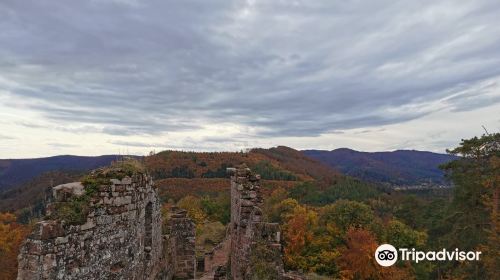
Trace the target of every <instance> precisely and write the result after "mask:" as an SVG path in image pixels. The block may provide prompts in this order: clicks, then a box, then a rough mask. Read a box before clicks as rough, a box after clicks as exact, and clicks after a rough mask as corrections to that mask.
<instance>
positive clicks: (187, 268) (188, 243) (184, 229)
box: [167, 207, 196, 279]
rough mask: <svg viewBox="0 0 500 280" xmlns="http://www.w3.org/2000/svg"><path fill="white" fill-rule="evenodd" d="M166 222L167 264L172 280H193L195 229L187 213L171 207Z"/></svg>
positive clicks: (194, 268)
mask: <svg viewBox="0 0 500 280" xmlns="http://www.w3.org/2000/svg"><path fill="white" fill-rule="evenodd" d="M170 213H171V214H170V217H169V222H168V229H167V231H168V232H169V235H168V237H167V242H168V243H167V244H168V248H167V263H168V266H169V267H172V272H171V274H172V276H173V277H174V279H194V276H195V272H196V254H195V234H196V227H195V224H194V223H193V221H192V220H191V219H190V218H188V217H187V211H186V210H182V209H179V208H177V207H172V208H171V209H170Z"/></svg>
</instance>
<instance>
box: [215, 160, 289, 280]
mask: <svg viewBox="0 0 500 280" xmlns="http://www.w3.org/2000/svg"><path fill="white" fill-rule="evenodd" d="M228 173H229V174H231V175H232V176H231V223H230V240H231V245H230V258H231V259H230V262H229V263H230V266H229V269H230V273H229V275H230V276H231V279H235V280H243V279H252V273H253V270H254V269H253V267H252V263H251V261H250V260H251V255H252V251H253V248H254V247H255V244H256V243H259V244H261V243H262V244H264V245H265V246H266V247H267V248H268V250H270V251H272V252H274V254H273V255H275V256H276V258H275V259H273V261H272V262H271V263H270V264H269V265H270V266H271V267H273V269H274V270H275V271H276V273H277V275H279V277H280V278H281V277H283V273H284V269H283V262H282V258H281V245H280V229H279V225H278V224H272V223H263V222H262V221H261V219H262V210H261V209H260V208H259V206H260V204H261V203H262V196H261V194H260V187H259V180H260V176H259V175H256V174H253V173H252V172H251V170H250V169H249V168H248V167H246V166H245V165H242V166H240V167H238V168H237V169H234V168H233V169H228ZM209 261H210V260H209ZM205 265H207V264H205ZM224 268H225V267H223V266H220V267H219V268H218V270H217V271H216V273H215V274H214V279H224V277H225V274H226V273H225V270H224Z"/></svg>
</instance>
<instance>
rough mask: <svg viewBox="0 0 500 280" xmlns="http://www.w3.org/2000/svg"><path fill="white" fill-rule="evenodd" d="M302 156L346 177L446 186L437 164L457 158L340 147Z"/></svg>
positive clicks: (419, 152) (418, 152) (403, 184)
mask: <svg viewBox="0 0 500 280" xmlns="http://www.w3.org/2000/svg"><path fill="white" fill-rule="evenodd" d="M303 153H304V154H305V155H307V156H309V157H311V158H314V159H317V160H319V161H321V162H323V163H325V164H327V165H329V166H331V167H333V168H336V169H337V170H339V171H341V172H342V173H344V174H346V175H350V176H353V177H357V178H360V179H363V180H367V181H373V182H382V183H389V184H391V185H398V186H415V185H421V184H429V183H430V184H432V185H446V184H447V182H446V180H445V178H444V173H443V171H442V170H440V169H439V165H441V164H443V163H446V162H449V161H452V160H454V159H456V158H457V157H455V156H452V155H447V154H437V153H432V152H423V151H414V150H398V151H394V152H375V153H368V152H358V151H354V150H351V149H346V148H342V149H336V150H332V151H323V150H305V151H303Z"/></svg>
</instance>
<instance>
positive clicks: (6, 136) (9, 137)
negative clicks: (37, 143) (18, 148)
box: [0, 134, 17, 140]
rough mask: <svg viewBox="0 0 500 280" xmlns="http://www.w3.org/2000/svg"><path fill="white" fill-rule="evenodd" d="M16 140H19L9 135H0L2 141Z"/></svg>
mask: <svg viewBox="0 0 500 280" xmlns="http://www.w3.org/2000/svg"><path fill="white" fill-rule="evenodd" d="M14 139H17V138H15V137H12V136H8V135H2V134H0V140H14Z"/></svg>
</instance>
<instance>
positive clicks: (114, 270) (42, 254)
mask: <svg viewBox="0 0 500 280" xmlns="http://www.w3.org/2000/svg"><path fill="white" fill-rule="evenodd" d="M111 184H113V185H112V186H111V187H109V186H108V187H102V188H101V187H100V188H99V190H100V191H102V192H98V193H95V194H94V196H93V197H92V199H91V200H90V201H91V202H90V203H91V205H92V206H90V207H92V210H91V211H90V212H89V215H88V216H87V221H86V223H84V224H83V225H71V226H64V221H52V220H49V221H42V222H39V223H38V224H37V225H36V226H35V228H34V230H33V232H32V234H31V235H30V237H29V238H28V239H27V240H26V241H25V243H24V244H23V246H22V248H21V252H20V255H19V257H18V258H19V271H18V278H17V279H19V280H24V279H40V280H41V279H68V280H73V279H75V280H76V279H155V278H156V277H157V278H156V279H161V276H162V275H164V274H165V273H163V274H161V273H160V271H161V270H164V269H167V270H168V267H165V264H164V263H163V258H162V256H163V255H162V254H163V239H162V235H161V222H162V218H161V211H160V209H161V208H160V202H159V199H158V195H157V193H156V189H155V187H154V185H153V184H152V180H151V178H150V177H149V176H148V175H146V174H137V175H134V176H133V177H132V178H131V177H125V178H124V179H122V180H117V179H116V180H111ZM112 187H114V192H113V193H112V195H113V198H111V197H110V196H109V194H110V192H111V191H112V190H111V188H112ZM53 194H54V196H55V200H56V201H66V200H67V199H68V198H69V197H70V196H71V195H82V194H84V188H83V185H81V184H80V183H72V184H66V185H60V186H57V187H54V188H53ZM101 200H102V202H101V203H94V202H93V201H95V202H99V201H101ZM132 201H134V203H133V206H131V207H129V205H132ZM92 203H93V204H92ZM193 228H194V227H193ZM179 236H182V235H181V234H179ZM193 238H194V234H193ZM179 240H183V239H179ZM178 242H179V243H181V242H180V241H178ZM185 264H186V265H188V264H190V263H189V262H186V263H185Z"/></svg>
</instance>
